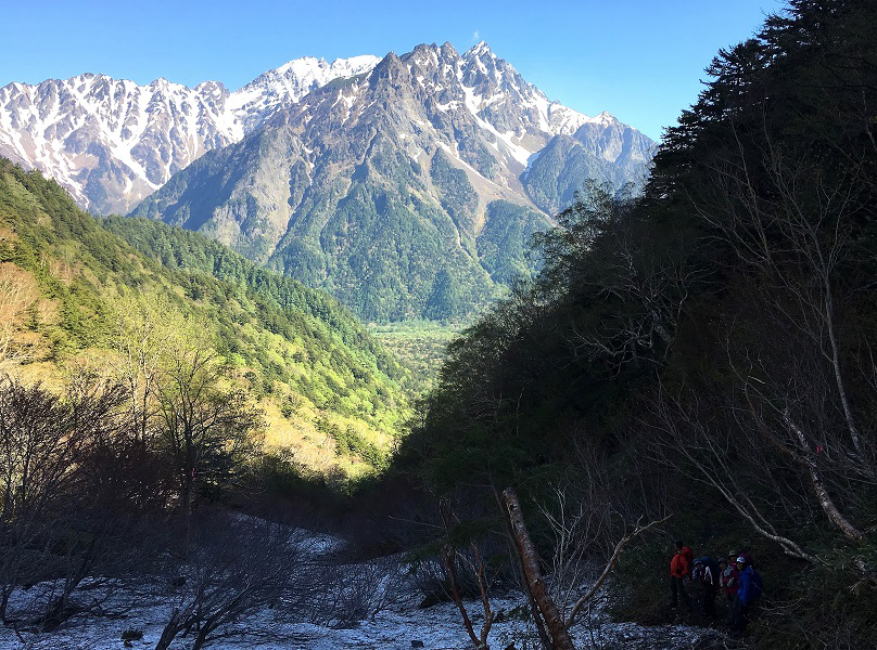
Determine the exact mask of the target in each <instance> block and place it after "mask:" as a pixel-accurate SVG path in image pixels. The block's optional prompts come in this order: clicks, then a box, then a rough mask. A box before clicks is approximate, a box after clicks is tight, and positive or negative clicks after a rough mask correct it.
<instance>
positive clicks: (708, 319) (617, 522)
mask: <svg viewBox="0 0 877 650" xmlns="http://www.w3.org/2000/svg"><path fill="white" fill-rule="evenodd" d="M875 25H877V5H875V3H873V2H863V1H856V0H846V1H832V2H816V1H811V0H796V1H794V2H793V3H792V4H791V7H790V9H789V12H788V13H781V14H778V15H775V16H771V17H770V18H768V19H767V21H766V22H765V25H764V27H763V29H762V30H761V31H760V32H759V34H758V35H757V36H756V37H754V38H752V39H750V40H747V41H745V42H742V43H740V44H738V45H736V46H734V47H731V48H728V49H727V50H722V51H721V52H720V53H719V54H718V55H717V56H716V57H715V59H714V61H713V63H712V65H711V66H710V68H709V70H708V73H709V81H708V83H707V84H706V86H705V88H704V90H703V91H702V93H701V95H700V97H699V99H698V101H697V103H696V104H695V105H694V106H692V107H691V108H690V110H686V111H684V112H683V113H682V115H681V117H680V119H679V124H678V126H675V127H671V128H669V129H668V130H667V132H666V136H665V138H664V141H663V144H662V145H661V147H660V150H659V152H658V154H657V157H656V159H655V163H654V168H653V170H652V174H651V178H650V180H649V182H648V185H647V187H646V189H645V192H644V194H643V196H641V197H637V198H618V197H617V196H614V195H611V194H610V193H609V192H607V191H605V190H603V189H601V187H599V186H597V185H591V186H590V187H587V188H585V189H584V190H583V191H581V192H580V193H579V194H578V195H577V200H576V202H575V204H574V205H573V206H572V207H570V208H569V209H567V210H565V211H563V212H562V213H561V214H560V215H559V216H558V227H557V228H556V229H554V230H552V231H549V232H547V233H545V234H542V235H537V239H536V251H537V252H538V254H539V257H540V259H542V260H543V263H544V267H543V269H542V271H541V272H540V274H539V275H538V277H537V278H536V279H535V280H534V281H533V282H532V283H525V284H520V285H518V287H517V288H516V289H515V290H514V291H513V293H512V295H511V296H510V297H508V298H507V299H505V300H503V301H502V302H500V303H499V304H498V305H496V306H495V307H494V308H492V309H490V310H489V311H488V312H487V313H486V314H485V315H484V316H483V317H482V318H481V319H480V320H479V321H478V322H477V323H476V324H474V325H472V326H471V327H469V328H468V329H466V330H465V331H464V332H463V334H462V336H461V337H460V338H458V339H457V340H456V341H454V342H453V343H452V344H451V346H450V348H449V359H448V361H447V362H446V363H445V365H444V366H443V368H442V370H441V373H440V379H439V385H438V387H437V388H436V389H435V390H434V391H433V392H432V393H431V394H430V395H429V397H428V399H427V400H426V403H425V407H424V412H423V415H422V419H421V420H420V421H419V422H418V423H417V424H416V426H415V427H414V430H413V432H412V434H411V436H410V437H409V438H408V439H407V440H406V441H405V443H404V445H403V448H402V450H401V452H400V454H399V455H398V457H397V463H396V466H395V469H396V471H398V472H399V473H400V474H401V475H403V476H406V477H408V480H413V481H415V483H417V484H418V485H421V486H423V488H422V489H423V490H424V492H425V493H428V494H438V495H441V496H442V498H443V499H445V501H444V503H445V507H446V508H453V509H456V511H457V513H458V514H456V515H454V516H453V517H451V518H450V521H451V523H453V522H454V521H456V524H453V525H449V526H450V527H449V530H450V531H452V532H453V531H456V534H457V535H458V536H463V539H465V540H466V544H468V543H469V542H473V543H475V544H481V545H483V546H484V547H485V548H496V546H495V545H496V544H499V542H498V541H496V540H494V541H493V542H490V538H491V535H494V534H496V533H495V531H497V530H502V527H501V525H500V523H501V521H502V518H503V517H502V511H503V508H502V504H501V502H500V501H499V494H500V492H501V491H502V490H503V489H504V488H506V487H508V486H513V487H514V488H515V489H516V490H517V491H518V492H519V493H520V494H521V495H524V496H522V501H523V503H524V506H523V509H524V510H525V511H527V512H529V514H530V516H531V521H530V525H531V527H532V530H533V536H534V538H535V539H536V540H537V544H536V545H537V547H538V548H539V549H540V550H541V552H542V557H543V559H544V561H545V563H546V564H547V565H548V566H556V561H557V558H558V555H557V554H558V553H559V552H567V553H570V552H572V551H571V550H570V549H569V548H566V547H565V546H564V545H565V544H568V543H569V540H568V539H567V538H566V537H564V536H562V535H561V533H564V534H566V535H568V534H573V533H571V532H570V531H569V530H561V529H559V528H558V526H557V522H560V521H572V520H573V519H574V515H576V514H578V515H579V516H580V515H581V512H582V511H584V512H585V513H586V517H587V518H588V519H589V521H590V522H591V525H590V527H589V529H588V530H587V531H584V530H583V531H579V534H580V535H581V537H580V538H576V544H580V545H581V546H580V547H579V552H582V553H585V554H593V555H595V556H597V557H605V556H606V555H608V552H609V551H610V550H611V549H612V547H613V544H614V542H615V540H617V539H619V538H620V537H622V536H623V534H624V533H625V530H627V531H628V532H629V531H631V530H633V529H634V527H635V522H636V521H637V520H638V519H639V518H640V517H641V518H642V520H643V521H660V522H664V520H665V518H667V517H670V518H669V519H667V520H666V523H662V524H661V526H660V530H661V531H662V532H661V534H654V533H651V534H647V535H643V536H641V537H638V538H637V540H636V543H635V544H634V546H632V547H631V548H629V549H628V550H626V551H625V553H624V555H622V556H621V559H620V561H619V563H618V567H617V568H618V572H617V581H618V582H617V585H616V586H617V590H616V591H617V593H616V598H615V600H614V605H613V607H614V608H615V611H616V613H617V615H619V616H622V617H628V618H633V619H634V620H639V621H643V622H647V623H652V624H654V623H666V622H672V621H673V620H674V619H673V612H671V611H668V603H669V587H668V586H665V584H666V581H667V578H666V577H665V575H666V569H665V566H666V562H667V561H668V560H669V557H670V556H671V555H672V549H673V541H674V540H676V539H682V540H685V543H686V544H689V545H691V546H693V547H695V548H697V549H701V550H702V551H704V552H706V553H711V554H716V555H719V554H721V553H724V552H725V551H726V549H727V548H741V547H744V546H745V547H747V548H749V549H751V553H752V554H753V555H754V556H755V557H756V558H758V561H759V562H758V568H759V570H760V571H761V572H762V573H763V574H764V576H765V577H764V580H765V584H766V585H769V586H768V587H766V589H767V596H768V597H769V605H768V604H765V606H764V607H763V609H762V612H761V616H760V617H759V618H758V619H757V620H756V622H755V632H754V634H755V637H756V639H757V644H758V645H760V646H761V647H766V648H767V647H770V648H802V647H810V648H828V647H831V648H841V647H848V648H865V647H874V646H875V644H877V628H875V626H874V621H873V613H874V611H877V583H875V575H877V574H875V569H877V537H875V535H877V533H875V531H877V508H875V506H877V464H875V461H877V438H875V435H874V432H875V428H877V417H875V416H877V382H875V378H877V366H875V361H874V358H875V357H874V345H875V343H877V332H875V323H877V301H875V296H877V292H875V291H874V278H875V271H877V226H875V223H877V220H875V218H877V212H875V206H877V140H875V135H874V134H875V131H877V49H875V40H874V34H875V31H874V29H875ZM498 503H499V504H500V508H499V509H497V504H498ZM449 504H450V505H449ZM476 504H480V505H476ZM540 513H541V514H540ZM445 521H446V523H447V521H449V519H448V518H447V517H446V518H445ZM449 534H451V533H449ZM500 537H502V535H500ZM561 542H563V543H561ZM466 544H462V545H460V546H459V548H460V549H462V550H461V551H460V552H461V553H470V554H471V550H466V549H468V548H469V547H468V546H466ZM491 544H494V545H493V546H491ZM482 552H483V553H486V551H482ZM549 558H554V560H550V559H549ZM552 562H554V564H552ZM537 620H539V617H538V616H537ZM541 623H542V625H543V627H544V628H545V634H546V635H548V636H551V635H552V631H551V630H549V629H548V628H549V627H550V625H549V624H550V620H549V619H547V618H545V617H543V618H542V619H541ZM552 638H553V639H554V640H555V641H556V637H552ZM551 647H564V646H562V645H557V644H555V645H552V646H551Z"/></svg>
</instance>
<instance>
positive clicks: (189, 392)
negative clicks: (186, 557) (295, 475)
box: [156, 347, 260, 538]
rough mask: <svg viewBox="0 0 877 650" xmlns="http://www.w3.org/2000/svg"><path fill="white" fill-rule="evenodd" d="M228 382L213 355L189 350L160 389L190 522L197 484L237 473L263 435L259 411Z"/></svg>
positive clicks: (179, 354) (161, 413)
mask: <svg viewBox="0 0 877 650" xmlns="http://www.w3.org/2000/svg"><path fill="white" fill-rule="evenodd" d="M222 382H223V367H222V365H221V363H220V360H219V359H218V357H217V356H216V354H215V353H214V352H213V351H212V350H210V349H205V348H201V347H184V348H181V349H177V350H176V351H175V355H174V358H173V359H171V360H170V363H169V366H168V367H167V368H166V369H165V370H164V371H163V373H162V377H161V381H159V382H158V383H157V384H156V400H157V403H158V420H159V426H160V435H161V437H162V440H163V442H164V444H165V445H166V446H167V449H168V450H169V453H170V455H171V458H172V460H173V463H174V466H175V470H176V473H177V477H178V485H179V491H180V500H179V508H180V511H181V512H182V513H183V516H184V517H185V520H186V521H187V522H188V521H189V520H190V519H191V516H192V508H193V503H194V497H195V486H196V483H198V482H204V481H210V480H212V481H217V480H220V479H222V478H223V474H225V473H228V472H231V471H232V470H233V463H232V460H231V459H232V458H234V456H235V454H236V453H238V452H239V451H240V450H242V449H245V448H249V447H250V446H251V445H252V444H253V443H254V442H255V441H254V439H253V438H254V437H255V434H256V433H257V432H258V430H259V424H260V419H259V415H258V412H257V411H256V409H255V408H253V407H252V406H250V404H249V403H248V401H247V399H246V396H245V395H244V393H243V392H242V391H240V390H234V389H227V388H224V387H223V384H222ZM187 529H188V524H187ZM186 537H187V538H188V533H187V534H186Z"/></svg>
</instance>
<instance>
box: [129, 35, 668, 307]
mask: <svg viewBox="0 0 877 650" xmlns="http://www.w3.org/2000/svg"><path fill="white" fill-rule="evenodd" d="M634 135H635V137H634ZM561 137H562V138H569V137H573V138H578V139H576V140H575V142H576V143H577V146H579V147H580V148H583V149H586V150H587V152H588V155H589V156H591V157H592V158H594V159H595V160H597V161H598V162H596V163H595V164H594V165H593V168H594V170H597V172H599V173H598V174H597V175H598V177H599V178H600V179H601V180H607V181H610V182H612V183H613V184H614V185H615V186H616V187H617V186H619V185H621V184H622V183H623V182H626V181H628V180H633V181H640V180H641V179H642V177H643V175H644V174H645V172H646V170H647V167H648V164H649V160H650V158H651V147H652V146H653V145H652V143H651V142H650V141H649V140H648V139H647V138H645V137H644V136H641V135H640V134H638V133H637V132H636V131H635V130H633V129H630V127H625V126H624V125H621V124H620V123H618V122H617V121H616V120H614V118H611V117H610V116H606V115H601V116H599V117H597V118H590V117H587V116H585V115H582V114H580V113H576V112H575V111H572V110H571V109H569V108H566V107H564V106H562V105H560V104H557V103H552V102H550V101H549V100H548V99H547V98H546V97H545V95H544V94H542V93H541V92H540V91H539V90H538V89H537V88H535V87H534V86H532V85H531V84H529V83H527V82H526V81H525V80H524V79H523V78H522V77H521V76H520V75H519V74H518V73H517V72H516V71H515V70H514V68H513V67H512V66H511V65H509V64H508V63H507V62H505V61H503V60H502V59H499V58H498V57H497V56H496V55H495V54H493V52H491V51H490V49H489V48H488V47H487V46H486V45H485V44H483V43H481V44H479V45H477V46H475V47H474V48H472V49H471V50H469V51H468V52H466V53H464V54H463V55H460V54H458V53H457V52H456V51H455V50H454V48H453V47H452V46H451V45H450V44H449V43H445V44H444V45H442V46H436V45H420V46H418V47H416V48H415V49H414V50H413V51H412V52H410V53H408V54H405V55H403V56H402V57H399V56H396V55H395V54H393V53H391V54H388V55H387V56H386V57H385V58H384V59H383V60H382V61H381V62H380V63H379V64H378V65H377V66H375V67H374V68H373V69H372V70H371V71H370V72H368V73H365V74H362V75H359V76H357V77H351V78H347V79H339V80H336V81H334V82H332V83H330V84H328V85H326V86H324V87H322V88H320V89H318V90H315V91H313V92H311V93H310V94H308V95H307V96H305V97H304V98H302V100H301V101H299V102H298V103H296V104H294V105H292V106H291V107H289V108H287V109H285V110H283V111H281V112H278V114H277V115H276V116H275V117H274V118H272V119H271V120H269V121H268V122H266V124H265V125H264V126H263V127H261V128H260V129H258V130H256V131H254V132H253V133H252V134H251V135H249V136H248V137H246V138H245V139H244V140H242V141H241V142H240V143H237V144H235V145H231V146H229V147H226V148H223V149H221V150H216V151H213V152H211V153H210V154H208V155H206V156H204V157H203V158H201V159H200V160H198V161H196V162H195V163H194V164H193V165H191V166H190V167H189V168H187V169H185V170H183V171H182V172H180V173H179V174H177V175H176V176H174V177H173V178H171V180H170V181H169V182H168V183H167V184H166V185H165V186H164V187H163V188H162V189H161V190H159V191H158V192H156V193H155V194H154V195H152V196H150V197H149V198H147V199H146V200H145V201H144V202H143V203H142V204H141V205H140V206H138V208H137V209H136V210H135V211H134V212H133V214H134V215H136V216H144V217H149V218H152V219H161V220H164V221H166V222H168V223H172V224H175V225H180V226H183V227H184V228H187V229H192V230H200V231H202V232H205V233H207V234H209V235H211V236H212V237H215V238H217V239H218V240H219V241H221V242H223V243H225V244H228V245H230V246H232V247H233V248H235V249H236V250H238V251H240V252H241V253H243V254H244V255H246V256H247V257H249V258H251V259H253V260H256V261H258V262H260V263H264V264H267V265H268V266H270V267H271V268H275V269H278V270H281V271H283V272H284V273H287V274H289V275H291V276H293V277H295V278H298V279H300V280H301V281H303V282H304V283H306V284H309V285H311V286H318V287H321V288H325V289H327V290H329V291H331V292H332V293H333V294H334V295H336V296H337V297H339V299H341V300H342V302H344V303H345V304H347V305H349V306H350V307H351V308H353V309H354V310H355V311H356V312H357V313H358V314H359V315H361V316H362V317H364V318H366V319H370V320H398V319H405V318H411V317H421V316H422V317H426V318H452V317H459V316H462V315H465V314H467V313H470V312H471V311H472V310H473V309H475V308H477V307H478V306H479V305H480V304H482V303H483V302H484V301H485V300H487V299H489V298H490V297H492V296H493V295H495V294H496V293H497V291H498V290H500V288H501V287H502V286H503V285H505V284H507V283H508V282H510V281H512V280H513V279H514V278H515V277H516V275H517V274H518V273H520V272H528V270H529V266H528V263H527V261H526V260H525V259H524V251H525V249H526V243H527V239H528V238H529V236H530V235H531V234H532V233H533V232H535V231H538V230H541V229H544V228H546V227H547V226H548V224H549V219H548V214H549V213H550V212H549V211H550V209H551V207H552V206H551V200H550V199H551V197H555V195H557V194H559V193H562V192H563V189H561V190H558V189H557V187H556V186H557V185H558V182H557V181H554V180H552V181H550V180H547V179H546V177H547V176H548V175H549V171H550V169H549V168H548V167H547V166H544V165H543V166H540V167H539V168H538V169H537V170H535V172H534V173H533V174H529V173H525V172H526V171H527V164H528V162H529V161H531V160H532V159H533V158H534V154H538V152H540V151H542V150H543V148H545V147H546V145H549V144H550V143H552V142H553V141H554V140H555V139H556V138H561ZM625 137H627V138H628V141H629V142H627V143H625V142H619V141H618V139H619V138H622V139H623V138H625ZM563 153H568V151H567V152H563ZM552 158H553V159H564V155H562V154H560V153H559V154H557V155H554V156H552ZM537 160H538V159H537ZM616 161H618V162H619V168H618V170H617V171H615V170H611V171H610V170H608V167H609V166H611V165H614V164H615V162H616ZM573 165H574V163H573ZM604 168H605V169H604ZM576 169H577V170H580V171H581V172H582V173H590V171H591V170H590V169H584V168H582V167H581V166H579V167H576ZM597 172H595V173H597ZM522 174H523V178H525V179H529V180H528V181H527V182H526V183H525V184H522V181H521V178H522ZM573 176H574V174H571V175H570V177H569V178H568V179H565V180H564V181H563V183H561V185H563V188H564V189H565V188H566V187H567V186H568V185H571V184H574V183H575V182H576V180H575V178H573ZM586 178H588V176H582V177H581V178H578V183H579V184H581V183H583V182H584V181H585V180H586ZM543 186H544V187H545V188H548V189H543ZM528 189H529V190H530V191H531V192H532V193H533V194H534V195H536V196H537V197H538V200H536V201H534V200H533V199H531V198H530V197H529V196H528V194H527V191H528ZM543 196H545V197H548V198H547V199H543V198H542V197H543ZM555 200H557V199H556V197H555Z"/></svg>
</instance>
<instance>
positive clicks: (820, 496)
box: [783, 409, 865, 542]
mask: <svg viewBox="0 0 877 650" xmlns="http://www.w3.org/2000/svg"><path fill="white" fill-rule="evenodd" d="M783 421H784V422H785V424H786V427H788V429H789V431H791V432H792V433H794V434H795V437H796V438H797V439H798V444H799V446H800V448H801V453H800V454H799V455H800V457H801V458H802V460H803V462H804V464H805V465H806V467H807V471H808V472H809V474H810V483H811V485H812V486H813V491H814V492H815V493H816V500H817V501H818V502H819V505H820V507H821V508H822V511H823V512H825V515H826V516H827V517H828V519H829V520H830V521H831V523H833V524H834V525H835V526H837V528H838V529H839V530H840V531H841V532H842V533H843V534H844V535H845V536H846V537H847V538H848V539H851V540H852V541H854V542H860V541H862V539H864V537H865V535H864V533H862V531H860V530H859V529H858V528H856V527H855V526H854V525H853V524H851V523H850V521H849V520H848V519H847V518H846V517H844V515H843V513H842V512H841V511H840V510H839V509H838V507H837V505H835V503H834V500H833V499H832V498H831V495H830V494H829V493H828V489H827V488H826V487H825V483H823V482H822V476H821V475H820V473H819V469H818V468H817V466H816V461H815V460H814V458H813V453H812V452H811V451H810V445H809V444H808V443H807V438H806V436H805V435H804V432H803V431H802V430H801V427H799V426H798V425H797V424H795V423H794V422H793V421H792V418H791V417H790V416H789V411H788V409H786V411H785V412H784V413H783Z"/></svg>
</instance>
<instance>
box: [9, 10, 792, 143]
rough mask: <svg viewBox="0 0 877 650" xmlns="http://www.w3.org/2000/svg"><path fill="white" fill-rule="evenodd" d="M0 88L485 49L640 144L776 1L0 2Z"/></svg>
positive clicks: (187, 76)
mask: <svg viewBox="0 0 877 650" xmlns="http://www.w3.org/2000/svg"><path fill="white" fill-rule="evenodd" d="M5 4H6V5H7V6H6V7H4V8H3V10H2V20H0V43H2V57H0V86H2V85H5V84H6V83H9V82H11V81H24V82H27V83H35V82H38V81H41V80H43V79H46V78H52V77H56V78H65V77H69V76H72V75H74V74H78V73H81V72H101V73H104V74H109V75H111V76H114V77H121V78H127V79H133V80H135V81H137V82H140V83H146V82H149V81H151V80H152V79H154V78H156V77H165V78H167V79H170V80H172V81H178V82H181V83H185V84H189V85H192V84H195V83H198V82H199V81H204V80H206V79H215V80H218V81H222V82H223V83H225V84H226V85H227V86H228V87H229V88H231V89H235V88H238V87H240V86H241V85H243V84H244V83H246V82H247V81H249V80H251V79H252V78H253V77H255V76H257V75H258V74H259V73H260V72H263V71H265V70H267V69H269V68H274V67H277V66H278V65H280V64H282V63H284V62H286V61H288V60H289V59H293V58H296V57H300V56H318V57H323V58H326V59H328V60H332V59H334V58H337V57H346V56H354V55H357V54H376V55H379V56H380V55H383V54H386V53H387V52H389V51H391V50H392V51H395V52H397V53H402V52H407V51H409V50H410V49H411V48H412V47H413V46H414V45H416V44H418V43H424V42H425V43H433V42H434V43H443V42H444V41H450V42H451V43H453V45H454V46H455V47H456V48H457V49H459V50H460V51H463V50H465V49H467V48H468V47H470V46H471V45H473V44H474V43H475V42H476V41H478V40H485V41H487V43H488V44H489V45H490V46H491V47H492V48H493V50H494V51H495V52H496V54H497V55H499V56H500V57H502V58H504V59H506V60H508V61H509V62H510V63H511V64H512V65H514V66H515V67H516V68H517V69H518V70H519V71H520V72H521V73H522V74H523V75H524V77H525V78H526V79H527V80H528V81H531V82H532V83H535V84H536V85H537V86H539V87H540V88H541V89H542V90H543V91H545V93H546V94H547V95H548V96H549V97H550V98H551V99H556V100H559V101H561V102H563V103H564V104H567V105H568V106H571V107H572V108H575V109H577V110H580V111H582V112H584V113H587V114H589V115H594V114H596V113H599V112H600V111H603V110H608V111H609V112H610V113H613V114H614V115H616V116H617V117H618V118H619V119H621V120H622V121H624V122H627V123H629V124H631V125H633V126H635V127H637V128H638V129H640V130H641V131H643V132H644V133H646V134H648V135H650V136H651V137H653V138H658V137H660V135H661V130H662V128H663V127H664V126H666V125H669V124H672V123H674V122H675V120H676V117H677V116H678V114H679V111H680V110H681V109H682V108H685V107H686V106H688V105H690V104H691V103H692V102H693V101H694V100H695V99H696V97H697V93H698V91H699V89H700V80H701V79H703V78H704V73H703V69H704V67H705V66H706V65H708V64H709V62H710V59H711V58H712V56H713V55H714V54H715V52H716V51H717V50H718V48H720V47H726V46H728V45H732V44H734V43H736V42H738V41H740V40H743V39H746V38H747V37H749V36H751V35H752V34H753V33H754V32H755V31H756V30H757V29H758V27H759V26H760V24H761V23H762V21H763V20H764V17H765V15H766V14H767V13H770V12H775V11H778V10H780V9H781V8H782V6H783V5H782V3H781V2H779V0H697V1H695V0H603V1H596V0H579V1H577V2H575V1H566V0H564V1H560V2H544V1H540V0H528V1H527V2H515V1H506V2H494V1H477V0H433V1H427V2H423V1H422V0H417V1H412V0H409V1H407V2H402V1H398V0H392V1H390V2H378V3H375V2H348V1H344V2H334V1H331V0H323V1H320V0H311V1H310V2H297V1H296V2H269V1H267V0H246V1H244V2H241V1H240V0H237V1H231V0H212V1H211V2H204V1H201V0H192V1H189V0H175V1H169V0H147V1H143V0H141V1H139V2H125V1H122V2H119V1H116V2H110V1H107V0H104V1H100V2H99V1H95V0H78V1H76V2H73V1H71V0H40V1H35V2H15V3H12V2H10V3H5Z"/></svg>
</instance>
